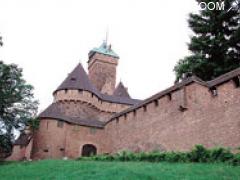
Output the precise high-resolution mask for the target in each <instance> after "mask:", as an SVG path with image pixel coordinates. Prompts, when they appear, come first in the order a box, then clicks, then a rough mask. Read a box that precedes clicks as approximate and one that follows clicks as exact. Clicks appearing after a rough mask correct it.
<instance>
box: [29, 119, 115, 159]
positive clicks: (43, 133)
mask: <svg viewBox="0 0 240 180" xmlns="http://www.w3.org/2000/svg"><path fill="white" fill-rule="evenodd" d="M57 123H58V121H57V120H54V119H42V120H41V121H40V130H39V131H37V132H36V133H35V138H34V147H33V152H32V158H33V159H55V158H56V159H60V158H63V157H65V156H66V157H69V158H77V157H80V156H81V151H82V147H83V145H85V144H92V145H94V146H95V147H96V148H97V153H100V154H102V153H107V152H109V151H110V150H109V144H112V143H111V142H110V139H108V138H107V137H106V134H105V131H104V129H97V128H91V127H84V126H79V125H73V124H69V123H65V122H64V124H63V126H62V127H58V125H57ZM47 126H48V128H47ZM46 150H47V152H46Z"/></svg>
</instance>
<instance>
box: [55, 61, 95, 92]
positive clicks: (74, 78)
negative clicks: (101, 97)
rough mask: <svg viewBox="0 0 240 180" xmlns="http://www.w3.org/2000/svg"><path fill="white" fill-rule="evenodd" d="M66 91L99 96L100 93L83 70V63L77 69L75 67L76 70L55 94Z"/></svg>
mask: <svg viewBox="0 0 240 180" xmlns="http://www.w3.org/2000/svg"><path fill="white" fill-rule="evenodd" d="M66 89H73V90H76V89H79V90H85V91H90V92H93V93H95V94H98V91H97V90H96V88H95V87H94V86H93V85H92V83H91V82H90V80H89V78H88V75H87V73H86V72H85V70H84V69H83V67H82V64H81V63H79V64H78V65H77V67H75V69H74V70H73V71H72V72H71V73H70V74H69V75H68V77H67V78H66V79H65V80H64V81H63V82H62V84H61V85H60V86H59V87H58V88H57V89H56V90H55V92H56V91H59V90H66Z"/></svg>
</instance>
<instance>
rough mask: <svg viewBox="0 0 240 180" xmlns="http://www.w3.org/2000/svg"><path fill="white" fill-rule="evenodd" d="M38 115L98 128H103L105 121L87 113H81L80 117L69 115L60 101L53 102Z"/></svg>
mask: <svg viewBox="0 0 240 180" xmlns="http://www.w3.org/2000/svg"><path fill="white" fill-rule="evenodd" d="M88 116H89V117H88ZM38 117H39V118H52V119H57V120H62V121H65V122H68V123H71V124H77V125H81V126H89V127H96V128H103V126H104V123H103V122H101V121H99V120H96V119H91V117H90V115H89V114H86V113H84V114H79V116H78V117H76V116H69V115H68V116H67V115H66V114H65V113H64V109H62V107H61V103H60V102H57V103H52V104H51V105H50V106H49V107H48V108H47V109H46V110H44V111H43V112H42V113H40V114H39V116H38ZM83 117H85V118H83Z"/></svg>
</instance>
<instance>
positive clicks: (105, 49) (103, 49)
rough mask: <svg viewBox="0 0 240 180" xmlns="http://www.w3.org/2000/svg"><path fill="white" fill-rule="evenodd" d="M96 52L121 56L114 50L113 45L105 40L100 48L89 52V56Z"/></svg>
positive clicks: (116, 56) (115, 56)
mask: <svg viewBox="0 0 240 180" xmlns="http://www.w3.org/2000/svg"><path fill="white" fill-rule="evenodd" d="M95 53H100V54H104V55H107V56H112V57H114V58H119V56H118V55H117V54H116V53H115V52H114V51H113V50H112V48H111V45H109V46H108V45H107V43H106V42H105V41H104V42H103V43H102V44H101V46H99V47H98V48H93V49H92V50H91V51H90V52H89V53H88V56H89V57H92V56H93V55H94V54H95Z"/></svg>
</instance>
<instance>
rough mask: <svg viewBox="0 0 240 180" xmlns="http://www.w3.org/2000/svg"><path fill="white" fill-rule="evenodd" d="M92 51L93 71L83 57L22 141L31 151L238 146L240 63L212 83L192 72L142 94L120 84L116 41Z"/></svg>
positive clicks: (73, 154) (34, 154) (41, 154)
mask: <svg viewBox="0 0 240 180" xmlns="http://www.w3.org/2000/svg"><path fill="white" fill-rule="evenodd" d="M88 55H89V60H88V74H87V73H86V72H85V70H84V69H83V67H82V65H81V64H78V65H77V67H76V68H75V69H74V70H73V71H72V72H71V73H70V74H69V75H68V77H67V78H66V79H65V80H64V81H63V82H62V84H61V85H60V86H59V87H58V88H57V89H56V90H55V91H54V92H53V96H54V102H53V103H52V104H51V105H50V106H49V107H48V108H47V109H46V110H44V111H43V112H42V113H41V114H40V115H39V118H40V125H39V129H38V130H37V131H36V132H35V133H34V134H33V138H32V139H30V138H29V140H28V141H27V143H26V145H25V146H24V145H23V147H25V148H28V149H29V150H28V151H26V149H25V151H24V153H26V152H28V158H33V159H46V158H63V157H68V158H77V157H80V156H89V155H92V154H111V153H117V152H119V151H123V150H129V151H133V152H140V151H152V150H161V151H172V150H175V151H185V150H189V149H191V148H192V147H193V146H194V145H196V144H202V145H204V146H206V147H215V146H224V147H230V148H231V149H232V150H234V149H235V148H237V147H239V146H240V98H239V95H240V78H239V77H240V68H239V69H236V70H234V71H232V72H229V73H227V74H225V75H222V76H220V77H219V78H216V79H214V80H212V81H209V82H204V81H202V80H201V79H199V78H197V77H195V76H192V77H189V78H186V79H184V80H182V81H181V82H179V83H176V84H174V85H173V86H172V87H170V88H168V89H166V90H164V91H162V92H159V93H157V94H155V95H153V96H151V97H150V98H148V99H146V100H142V101H140V100H136V99H132V98H131V97H130V95H129V94H128V91H127V88H126V87H125V86H124V85H123V83H122V82H120V83H119V84H118V85H117V86H115V84H116V68H117V65H118V61H119V56H118V55H117V54H116V53H115V52H114V51H113V50H112V48H111V46H108V45H107V44H106V43H103V44H102V45H101V46H100V47H99V48H94V49H92V50H91V51H90V52H89V54H88ZM25 139H26V137H25ZM29 144H30V145H31V148H29ZM29 151H31V153H29ZM24 153H22V155H23V154H24ZM20 154H21V153H20ZM25 156H26V155H25ZM18 158H20V157H18Z"/></svg>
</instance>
